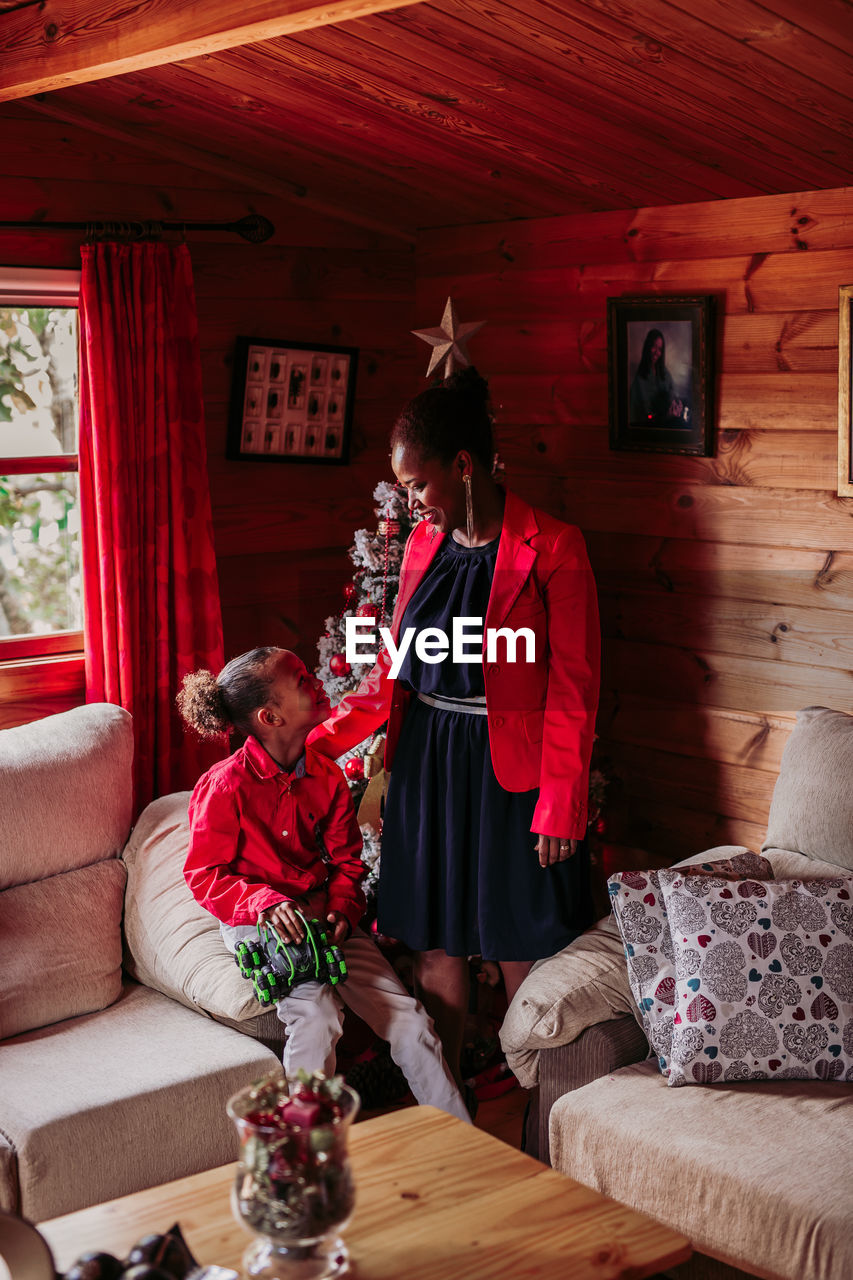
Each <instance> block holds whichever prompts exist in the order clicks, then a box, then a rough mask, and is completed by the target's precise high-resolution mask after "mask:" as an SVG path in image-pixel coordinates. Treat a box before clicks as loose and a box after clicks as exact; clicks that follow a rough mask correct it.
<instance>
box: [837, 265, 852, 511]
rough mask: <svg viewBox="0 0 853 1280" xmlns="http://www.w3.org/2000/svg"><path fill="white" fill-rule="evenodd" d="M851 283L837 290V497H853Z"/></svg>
mask: <svg viewBox="0 0 853 1280" xmlns="http://www.w3.org/2000/svg"><path fill="white" fill-rule="evenodd" d="M851 313H853V284H843V285H841V287H840V289H839V290H838V496H839V498H853V376H851V375H853V314H851Z"/></svg>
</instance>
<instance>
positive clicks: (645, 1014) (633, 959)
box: [607, 849, 773, 1073]
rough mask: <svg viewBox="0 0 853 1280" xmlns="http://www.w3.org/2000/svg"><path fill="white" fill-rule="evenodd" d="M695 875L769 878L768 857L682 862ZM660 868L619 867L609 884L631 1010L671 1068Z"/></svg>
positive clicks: (670, 965) (671, 1004)
mask: <svg viewBox="0 0 853 1280" xmlns="http://www.w3.org/2000/svg"><path fill="white" fill-rule="evenodd" d="M680 865H681V866H682V867H684V869H685V870H687V869H689V870H691V871H692V872H693V874H694V875H695V876H702V877H707V878H708V879H709V880H710V879H713V880H714V881H715V882H718V883H720V884H723V883H725V882H728V883H731V882H733V881H736V880H743V879H744V878H746V877H748V876H752V877H755V879H757V880H772V878H773V868H772V867H771V865H770V863H769V862H768V861H767V859H766V858H761V857H759V855H758V854H757V853H752V852H751V851H750V850H748V849H746V850H744V851H743V852H738V853H736V854H734V855H733V856H730V857H727V858H717V859H714V858H707V859H703V860H702V861H699V860H696V861H695V862H688V863H687V864H686V866H685V864H684V863H682V864H680ZM659 875H660V873H659V872H658V871H654V870H653V871H620V872H618V873H617V874H616V875H613V876H611V877H610V879H609V880H608V881H607V888H608V891H609V893H610V902H611V906H612V908H613V915H614V916H615V918H616V923H617V924H618V926H619V931H620V933H621V935H622V940H623V942H624V944H625V955H626V959H627V970H628V981H629V982H630V984H631V992H632V994H633V996H634V1002H635V1005H634V1013H635V1014H636V1015H637V1016H638V1020H639V1023H640V1026H641V1027H642V1028H643V1031H644V1032H645V1033H646V1038H647V1039H648V1041H649V1043H650V1044H651V1046H652V1048H653V1049H654V1051H655V1053H656V1054H657V1055H658V1062H659V1065H660V1069H661V1071H663V1072H664V1073H666V1072H668V1071H669V1050H670V1044H671V1042H672V1019H673V1015H674V1012H675V1006H676V1002H675V955H674V952H673V946H672V931H671V929H670V921H669V918H668V914H667V909H666V904H665V901H664V895H663V893H662V892H661V884H660V880H659Z"/></svg>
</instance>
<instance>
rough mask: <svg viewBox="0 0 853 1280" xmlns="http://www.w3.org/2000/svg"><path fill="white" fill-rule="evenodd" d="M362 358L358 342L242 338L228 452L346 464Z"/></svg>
mask: <svg viewBox="0 0 853 1280" xmlns="http://www.w3.org/2000/svg"><path fill="white" fill-rule="evenodd" d="M357 364H358V349H357V348H356V347H327V346H323V345H321V344H320V343H316V342H315V343H307V342H292V341H289V340H287V339H281V340H276V339H272V338H243V337H240V338H238V339H237V343H236V347H235V352H234V379H233V382H232V386H231V410H230V414H229V418H228V437H227V441H226V448H225V456H226V457H227V458H233V459H238V460H249V461H253V462H326V463H337V464H341V463H345V462H348V461H349V443H350V433H351V430H352V412H353V402H354V399H355V374H356V366H357Z"/></svg>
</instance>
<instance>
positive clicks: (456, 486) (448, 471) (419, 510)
mask: <svg viewBox="0 0 853 1280" xmlns="http://www.w3.org/2000/svg"><path fill="white" fill-rule="evenodd" d="M391 469H392V471H393V472H394V475H395V476H396V477H397V480H398V482H399V483H400V484H401V485H402V486H403V488H404V489H406V491H407V493H408V501H409V510H410V511H411V512H414V513H415V514H418V515H423V516H424V517H425V518H426V519H427V520H428V521H429V523H430V524H431V525H432V526H433V527H434V528H435V529H438V530H440V532H441V533H450V531H451V530H452V529H464V528H465V486H464V484H463V482H462V471H461V468H460V467H459V466H458V465H457V461H456V460H454V461H453V462H451V463H450V464H449V465H448V466H444V465H443V464H442V463H441V462H440V461H439V460H438V458H428V459H427V460H426V461H424V460H423V459H422V458H421V457H420V456H419V455H418V454H417V453H415V452H414V451H413V450H412V449H411V448H408V447H407V446H406V445H403V444H398V445H395V446H394V450H393V452H392V454H391Z"/></svg>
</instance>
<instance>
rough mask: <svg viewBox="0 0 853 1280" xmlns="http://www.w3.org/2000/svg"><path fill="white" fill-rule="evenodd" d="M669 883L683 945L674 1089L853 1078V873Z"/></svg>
mask: <svg viewBox="0 0 853 1280" xmlns="http://www.w3.org/2000/svg"><path fill="white" fill-rule="evenodd" d="M659 880H660V887H661V889H662V891H663V896H664V900H665V902H666V911H667V916H668V918H669V921H670V924H671V927H672V941H673V944H674V947H675V972H676V982H675V990H674V993H673V994H674V1008H675V1017H674V1025H673V1027H672V1031H671V1040H672V1043H671V1046H670V1053H669V1060H670V1072H669V1083H670V1084H671V1085H682V1084H710V1083H714V1082H716V1081H720V1080H724V1081H733V1080H761V1079H765V1080H766V1079H770V1078H772V1077H774V1076H778V1077H779V1078H780V1079H819V1080H847V1081H850V1080H853V901H851V899H853V877H850V876H848V877H846V878H844V877H842V876H835V877H833V878H832V879H827V880H819V879H810V880H774V881H772V882H769V883H766V884H765V883H760V882H759V881H757V880H756V881H744V882H741V883H740V884H739V885H737V887H736V888H735V886H734V885H726V884H724V883H723V882H721V881H719V880H717V879H716V878H710V879H709V878H707V877H702V876H695V875H686V874H684V872H679V871H661V872H660V873H659Z"/></svg>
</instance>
